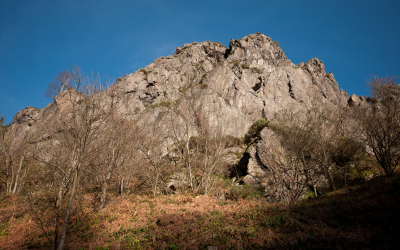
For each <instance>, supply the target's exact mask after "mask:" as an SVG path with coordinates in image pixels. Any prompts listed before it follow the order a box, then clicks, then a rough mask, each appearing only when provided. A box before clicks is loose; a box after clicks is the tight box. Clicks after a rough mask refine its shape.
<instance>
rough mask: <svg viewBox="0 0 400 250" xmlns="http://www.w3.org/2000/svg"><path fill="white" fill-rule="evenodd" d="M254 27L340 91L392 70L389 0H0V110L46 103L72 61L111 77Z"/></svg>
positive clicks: (396, 46)
mask: <svg viewBox="0 0 400 250" xmlns="http://www.w3.org/2000/svg"><path fill="white" fill-rule="evenodd" d="M255 32H261V33H263V34H265V35H268V36H270V37H271V38H272V39H273V40H276V41H278V42H279V44H280V46H281V47H282V49H283V50H284V52H285V53H286V55H287V57H288V58H289V59H290V60H292V62H293V63H295V64H297V63H299V62H305V61H307V60H309V59H311V58H313V57H318V58H319V59H320V60H322V61H323V62H324V64H325V66H326V71H327V72H329V71H332V72H333V73H334V75H335V78H336V80H337V81H338V83H339V86H340V88H342V89H344V90H346V91H347V92H349V94H352V93H355V94H357V95H368V92H367V88H366V86H365V85H364V84H363V83H364V82H366V80H368V79H369V78H370V76H371V75H379V76H386V75H392V76H399V74H400V73H399V66H400V1H397V0H393V1H385V0H381V1H376V0H375V1H372V0H364V1H351V0H346V1H342V0H274V1H268V0H263V1H251V0H248V1H243V0H242V1H236V0H231V1H219V0H213V1H208V0H203V1H174V0H171V1H167V0H164V1H163V0H159V1H157V0H151V1H150V0H148V1H144V0H143V1H141V0H137V1H134V0H132V1H123V0H121V1H117V0H114V1H112V0H80V1H77V0H68V1H67V0H65V1H61V0H29V1H28V0H18V1H15V0H1V1H0V112H1V113H0V115H2V116H6V119H7V122H11V121H12V118H13V116H14V115H15V113H16V112H18V111H19V110H21V109H23V108H24V107H26V106H34V107H37V108H43V107H45V106H46V105H47V104H48V103H50V102H51V100H50V99H48V98H45V97H44V94H43V93H44V91H45V89H46V87H47V85H48V84H49V82H50V81H51V80H52V79H53V77H54V76H56V74H57V73H58V72H60V71H62V70H64V69H68V67H69V66H71V65H73V64H75V65H78V66H80V67H81V68H82V69H83V71H85V72H87V73H89V74H91V73H92V72H93V73H99V74H100V75H101V76H103V75H108V76H109V77H111V78H114V79H115V78H117V77H119V76H121V75H123V74H127V73H132V72H134V71H136V70H138V69H139V68H142V67H145V66H146V65H148V64H149V63H151V62H152V61H154V60H155V59H156V58H158V57H160V56H167V55H170V54H172V51H174V49H175V47H176V46H182V45H183V44H184V43H191V42H193V41H197V42H202V41H206V40H209V41H219V42H221V43H222V44H224V45H226V46H229V41H230V39H231V38H235V39H240V38H242V37H244V36H245V35H247V34H251V33H255Z"/></svg>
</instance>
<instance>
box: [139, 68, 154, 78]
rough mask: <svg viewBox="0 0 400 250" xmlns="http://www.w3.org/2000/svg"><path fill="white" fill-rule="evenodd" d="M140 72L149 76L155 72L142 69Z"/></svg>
mask: <svg viewBox="0 0 400 250" xmlns="http://www.w3.org/2000/svg"><path fill="white" fill-rule="evenodd" d="M139 72H142V73H143V74H145V75H146V76H147V75H148V74H150V73H151V72H153V71H152V70H146V69H143V68H141V69H139Z"/></svg>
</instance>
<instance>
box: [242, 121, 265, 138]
mask: <svg viewBox="0 0 400 250" xmlns="http://www.w3.org/2000/svg"><path fill="white" fill-rule="evenodd" d="M269 123H270V121H267V120H265V119H258V120H257V121H255V122H254V123H253V125H251V126H250V128H249V130H248V131H247V133H246V135H245V136H244V143H245V144H250V143H252V142H254V141H255V140H256V139H257V138H258V137H259V136H260V132H261V130H262V129H263V128H265V127H267V126H268V124H269Z"/></svg>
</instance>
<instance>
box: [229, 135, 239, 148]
mask: <svg viewBox="0 0 400 250" xmlns="http://www.w3.org/2000/svg"><path fill="white" fill-rule="evenodd" d="M242 145H243V139H242V138H239V137H236V136H233V135H227V136H225V147H235V146H236V147H240V146H242Z"/></svg>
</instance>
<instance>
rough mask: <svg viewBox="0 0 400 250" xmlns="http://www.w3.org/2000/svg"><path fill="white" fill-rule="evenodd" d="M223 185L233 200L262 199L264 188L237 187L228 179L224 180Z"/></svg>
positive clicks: (246, 185)
mask: <svg viewBox="0 0 400 250" xmlns="http://www.w3.org/2000/svg"><path fill="white" fill-rule="evenodd" d="M223 185H224V186H225V188H226V189H228V190H229V192H230V193H231V195H232V196H233V197H234V198H235V199H248V200H252V199H261V198H263V197H264V188H263V187H260V186H257V185H249V184H244V185H237V184H236V183H233V182H232V180H230V179H225V180H224V182H223Z"/></svg>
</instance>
